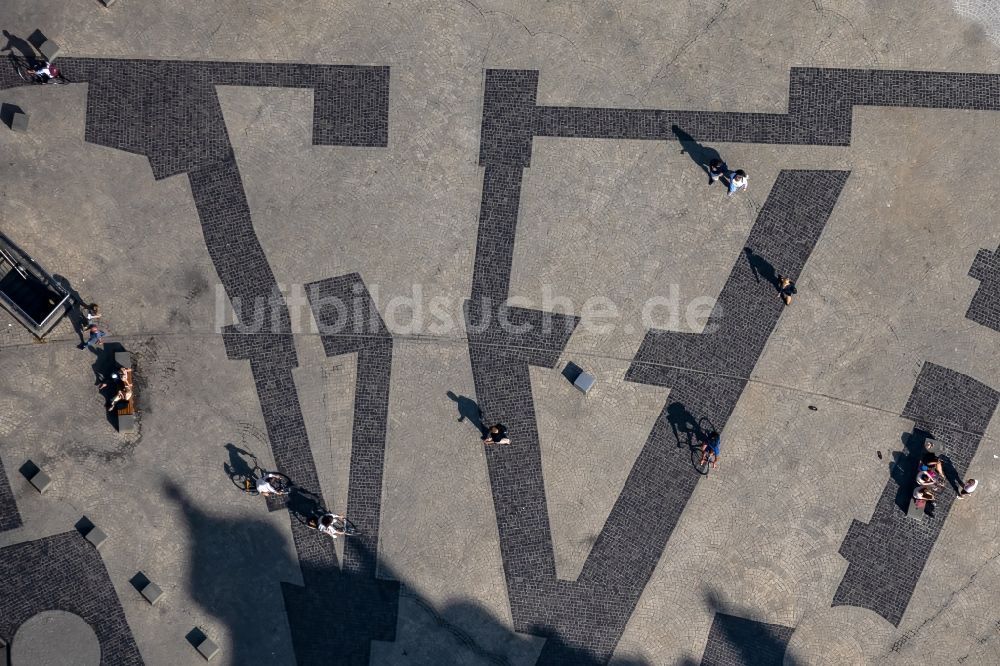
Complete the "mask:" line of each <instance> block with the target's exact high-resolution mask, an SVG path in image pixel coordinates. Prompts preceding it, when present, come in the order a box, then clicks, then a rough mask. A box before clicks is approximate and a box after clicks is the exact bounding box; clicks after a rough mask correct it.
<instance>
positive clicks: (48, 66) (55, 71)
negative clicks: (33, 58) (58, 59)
mask: <svg viewBox="0 0 1000 666" xmlns="http://www.w3.org/2000/svg"><path fill="white" fill-rule="evenodd" d="M28 73H29V74H31V75H32V76H33V77H34V78H35V80H36V81H38V82H39V83H48V82H49V81H51V80H52V79H58V78H59V76H60V73H59V68H58V67H56V66H55V65H53V64H52V63H50V62H43V63H42V64H41V65H39V66H38V67H35V68H34V69H32V68H30V67H29V68H28Z"/></svg>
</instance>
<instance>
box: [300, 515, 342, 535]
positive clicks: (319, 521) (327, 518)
mask: <svg viewBox="0 0 1000 666" xmlns="http://www.w3.org/2000/svg"><path fill="white" fill-rule="evenodd" d="M343 518H344V517H343V516H338V515H337V514H335V513H329V512H327V513H324V514H323V515H319V514H317V515H316V516H313V517H312V518H310V519H309V520H308V521H307V522H306V525H308V526H309V527H311V528H313V529H314V530H319V531H320V532H322V533H323V534H329V535H330V536H331V537H333V538H334V539H336V538H337V537H338V536H343V535H344V534H345V533H346V532H345V530H344V520H343ZM337 521H339V523H338V522H337Z"/></svg>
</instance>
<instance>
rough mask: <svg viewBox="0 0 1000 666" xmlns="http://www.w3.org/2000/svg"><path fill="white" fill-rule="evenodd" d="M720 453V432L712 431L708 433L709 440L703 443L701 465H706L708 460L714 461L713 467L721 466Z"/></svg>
mask: <svg viewBox="0 0 1000 666" xmlns="http://www.w3.org/2000/svg"><path fill="white" fill-rule="evenodd" d="M720 455H722V454H721V453H720V446H719V433H717V432H711V433H709V434H708V441H706V442H705V443H704V444H702V445H701V460H700V461H699V462H698V464H699V465H704V464H705V462H706V461H708V462H711V463H712V468H713V469H714V468H716V467H718V466H719V456H720Z"/></svg>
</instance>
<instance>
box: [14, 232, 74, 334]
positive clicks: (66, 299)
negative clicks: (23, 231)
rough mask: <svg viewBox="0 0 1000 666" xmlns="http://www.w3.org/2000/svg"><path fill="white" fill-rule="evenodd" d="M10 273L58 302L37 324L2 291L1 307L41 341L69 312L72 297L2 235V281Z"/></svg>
mask: <svg viewBox="0 0 1000 666" xmlns="http://www.w3.org/2000/svg"><path fill="white" fill-rule="evenodd" d="M4 264H8V265H9V268H6V267H5V266H4ZM11 271H17V273H18V274H19V275H20V277H21V279H23V280H25V281H28V282H34V283H35V286H36V287H37V286H40V287H42V288H44V289H46V290H48V291H50V292H52V295H53V296H56V297H58V301H56V303H55V304H54V305H53V306H52V308H51V309H49V310H48V312H47V313H45V316H44V317H42V318H41V321H36V317H34V316H32V315H30V314H28V313H27V312H25V311H24V309H23V308H22V307H21V306H19V305H18V304H17V303H16V302H15V301H14V300H13V299H12V298H11V297H10V296H9V295H8V294H6V293H5V292H4V291H3V290H2V289H0V307H3V308H4V309H5V310H7V311H8V312H9V313H10V314H11V316H13V317H14V319H17V320H18V322H20V323H21V325H22V326H24V327H25V328H27V329H28V330H29V331H31V333H32V334H33V335H34V336H35V337H37V338H39V339H41V338H43V337H45V335H46V334H47V333H48V332H49V331H51V330H52V327H54V326H55V325H56V323H57V322H58V321H59V320H60V319H62V317H63V316H64V315H65V314H66V313H67V312H68V311H69V308H70V305H71V301H72V298H73V297H72V295H71V294H70V293H69V292H68V291H67V290H66V288H65V287H63V286H62V285H61V284H59V283H58V282H57V281H56V280H55V279H53V278H52V276H51V275H49V274H48V273H47V272H46V271H45V270H44V269H43V268H42V267H41V266H39V265H38V263H37V262H35V260H34V259H32V258H31V257H30V256H29V255H28V254H27V253H26V252H24V251H23V250H21V248H19V247H18V246H17V245H15V244H14V242H13V241H12V240H10V239H9V238H7V236H6V235H4V234H2V233H0V279H3V278H4V277H6V276H7V275H9V274H10V272H11Z"/></svg>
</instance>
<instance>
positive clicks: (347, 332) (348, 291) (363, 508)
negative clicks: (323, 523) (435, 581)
mask: <svg viewBox="0 0 1000 666" xmlns="http://www.w3.org/2000/svg"><path fill="white" fill-rule="evenodd" d="M306 293H307V295H308V297H309V304H310V306H311V307H312V309H313V315H314V317H315V319H316V322H317V325H318V326H319V327H320V331H321V333H320V339H321V340H322V342H323V349H324V350H325V352H326V355H327V356H339V355H341V354H351V353H355V352H356V353H357V354H358V358H357V380H356V382H355V388H354V429H353V433H352V439H351V473H350V486H349V488H348V497H347V516H348V517H349V518H350V519H351V522H353V523H354V525H355V526H356V527H357V528H358V529H359V530H360V532H361V534H360V535H358V536H357V537H353V538H351V539H348V540H347V542H346V543H345V546H344V567H345V569H350V570H351V571H353V572H354V573H356V574H360V575H364V576H368V577H374V576H375V567H376V560H375V556H376V555H377V553H378V532H379V519H380V517H381V509H382V470H383V467H384V464H385V434H386V422H387V419H388V414H389V383H390V377H391V373H392V336H391V335H390V333H389V330H388V329H387V328H386V327H385V323H384V322H383V321H382V317H381V315H380V314H379V312H378V309H377V308H376V307H375V303H374V302H373V301H372V299H371V296H370V294H369V293H368V289H367V287H365V283H364V281H363V280H362V279H361V276H360V275H359V274H357V273H350V274H348V275H342V276H340V277H336V278H328V279H326V280H321V281H319V282H313V283H311V284H308V285H306ZM334 303H337V304H342V306H341V307H344V308H346V312H349V313H350V318H346V317H345V318H341V317H340V316H339V315H340V314H341V313H344V312H345V310H342V309H340V308H339V307H335V306H334V305H333V304H334ZM355 332H357V333H355Z"/></svg>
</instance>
